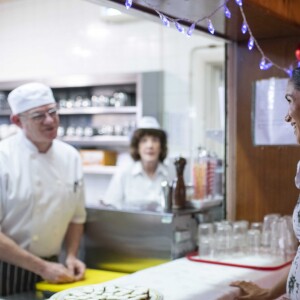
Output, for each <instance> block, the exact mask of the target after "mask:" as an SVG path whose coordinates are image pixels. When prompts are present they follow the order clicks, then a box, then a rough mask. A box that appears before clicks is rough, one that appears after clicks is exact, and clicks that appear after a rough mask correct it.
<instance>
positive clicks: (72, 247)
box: [65, 223, 85, 280]
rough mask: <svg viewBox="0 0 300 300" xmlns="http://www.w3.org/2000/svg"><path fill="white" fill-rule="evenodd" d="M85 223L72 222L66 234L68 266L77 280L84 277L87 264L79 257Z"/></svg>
mask: <svg viewBox="0 0 300 300" xmlns="http://www.w3.org/2000/svg"><path fill="white" fill-rule="evenodd" d="M82 233H83V224H76V223H70V224H69V227H68V229H67V232H66V236H65V247H66V266H67V268H68V270H69V271H70V272H71V273H72V274H73V276H74V279H75V280H80V279H83V278H84V272H85V264H84V263H83V262H82V261H80V260H79V259H77V253H78V249H79V245H80V239H81V236H82Z"/></svg>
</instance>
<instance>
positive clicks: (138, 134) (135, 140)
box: [130, 128, 168, 162]
mask: <svg viewBox="0 0 300 300" xmlns="http://www.w3.org/2000/svg"><path fill="white" fill-rule="evenodd" d="M146 135H148V136H154V137H158V138H159V141H160V148H161V150H160V154H159V161H160V162H163V161H164V160H165V158H166V157H167V152H168V147H167V134H166V133H165V131H163V130H160V129H150V128H149V129H148V128H147V129H145V128H140V129H137V130H136V131H135V132H134V133H133V136H132V138H131V142H130V154H131V157H132V158H133V160H135V161H138V160H140V159H141V157H140V154H139V143H140V141H141V139H142V138H143V137H144V136H146Z"/></svg>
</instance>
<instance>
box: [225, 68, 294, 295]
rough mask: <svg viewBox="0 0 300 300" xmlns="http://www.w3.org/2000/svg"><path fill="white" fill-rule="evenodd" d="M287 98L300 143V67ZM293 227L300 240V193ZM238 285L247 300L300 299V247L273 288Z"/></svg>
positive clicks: (290, 120) (290, 119)
mask: <svg viewBox="0 0 300 300" xmlns="http://www.w3.org/2000/svg"><path fill="white" fill-rule="evenodd" d="M285 98H286V100H287V102H288V105H289V109H288V113H287V115H286V116H285V121H286V122H289V123H291V125H292V126H293V128H294V133H295V136H296V139H297V143H298V144H300V68H296V69H294V70H293V73H292V77H291V78H290V79H289V81H288V85H287V90H286V95H285ZM295 184H296V187H297V188H298V189H300V161H299V162H298V165H297V172H296V177H295ZM293 227H294V232H295V235H296V237H297V239H298V240H300V195H299V198H298V201H297V204H296V206H295V209H294V213H293ZM231 285H232V286H237V287H239V288H240V289H241V291H242V296H240V297H238V298H237V299H247V300H268V299H270V300H271V299H276V298H278V297H280V296H281V295H283V294H284V293H286V294H287V297H288V298H285V297H284V298H281V299H290V300H299V299H300V247H299V248H298V251H297V253H296V256H295V258H294V260H293V263H292V265H291V268H290V271H289V273H287V274H286V276H284V277H283V278H282V279H281V280H280V281H279V282H278V283H277V284H276V285H274V287H272V288H271V289H263V288H261V287H259V286H257V285H256V284H255V283H253V282H247V281H236V282H233V283H232V284H231Z"/></svg>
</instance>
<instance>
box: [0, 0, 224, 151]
mask: <svg viewBox="0 0 300 300" xmlns="http://www.w3.org/2000/svg"><path fill="white" fill-rule="evenodd" d="M156 19H158V18H156ZM0 41H1V46H0V57H1V62H0V70H1V71H0V81H7V80H23V79H35V78H39V77H43V78H45V77H46V78H47V77H54V76H58V75H70V74H102V73H104V74H107V73H122V72H125V73H130V72H143V71H156V70H164V71H165V72H166V80H165V97H164V114H163V116H164V118H163V119H164V127H165V128H166V129H167V130H168V131H170V133H169V136H170V148H171V149H172V151H173V152H174V153H179V152H180V153H185V152H186V151H187V147H188V144H189V136H187V134H186V133H187V127H188V123H189V122H188V120H187V117H188V112H189V106H190V102H191V101H190V90H189V89H190V86H189V79H190V77H189V75H190V67H191V63H190V60H191V52H192V49H194V48H195V47H203V46H206V45H209V44H212V43H213V44H222V42H221V41H217V40H212V38H211V37H210V36H209V35H208V34H207V35H204V34H201V35H200V34H194V35H193V36H192V37H191V38H188V37H187V36H185V35H182V34H180V33H179V32H177V31H176V30H175V29H173V28H166V27H164V26H162V25H161V24H160V23H159V22H157V23H154V22H151V21H148V20H145V19H143V18H139V19H137V21H132V22H126V23H108V22H105V21H103V18H101V7H100V6H98V5H96V4H94V3H92V2H89V1H84V0H43V1H41V0H10V1H3V0H2V1H0ZM217 57H218V59H219V57H220V55H218V54H217V55H216V59H217Z"/></svg>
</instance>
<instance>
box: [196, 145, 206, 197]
mask: <svg viewBox="0 0 300 300" xmlns="http://www.w3.org/2000/svg"><path fill="white" fill-rule="evenodd" d="M207 160H208V154H207V151H206V150H205V149H204V148H202V147H199V148H198V152H197V155H196V157H195V159H194V163H193V184H194V199H197V200H204V199H205V198H206V193H207V187H206V186H207Z"/></svg>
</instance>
